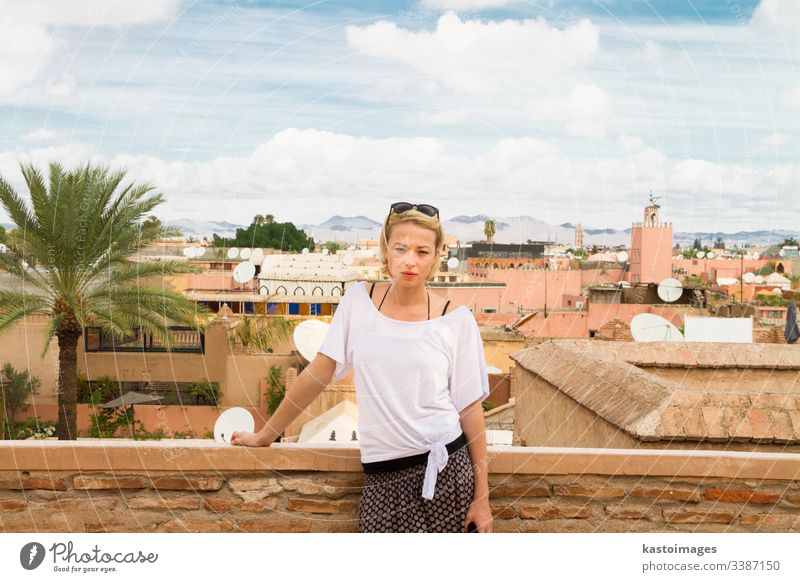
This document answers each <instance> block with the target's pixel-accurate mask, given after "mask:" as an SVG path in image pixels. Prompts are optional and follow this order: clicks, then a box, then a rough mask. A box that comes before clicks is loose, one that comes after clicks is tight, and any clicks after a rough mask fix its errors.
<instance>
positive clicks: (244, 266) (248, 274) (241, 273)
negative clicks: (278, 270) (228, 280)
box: [233, 263, 256, 283]
mask: <svg viewBox="0 0 800 582" xmlns="http://www.w3.org/2000/svg"><path fill="white" fill-rule="evenodd" d="M255 274H256V266H255V265H254V264H253V263H239V264H238V265H236V268H235V269H234V270H233V278H234V280H236V282H237V283H247V282H248V281H250V280H251V279H252V278H253V276H254V275H255Z"/></svg>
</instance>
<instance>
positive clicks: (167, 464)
mask: <svg viewBox="0 0 800 582" xmlns="http://www.w3.org/2000/svg"><path fill="white" fill-rule="evenodd" d="M488 452H489V472H490V473H493V474H512V473H513V474H517V475H575V474H578V475H583V474H593V475H616V476H625V475H632V476H645V475H646V476H662V477H672V478H674V477H711V478H731V479H737V480H741V479H757V480H759V481H762V480H766V479H772V480H786V481H793V480H800V454H796V453H762V452H750V451H715V450H702V451H700V450H690V449H685V450H682V449H670V450H653V449H595V448H567V447H518V446H499V445H495V446H490V447H488ZM267 470H268V471H330V472H361V461H360V455H359V449H358V447H357V446H354V445H349V444H342V445H333V446H331V445H328V446H307V445H303V444H297V443H276V444H273V445H272V446H271V447H262V448H252V447H233V446H231V445H228V444H224V443H217V442H214V441H210V440H207V439H180V440H179V441H175V440H164V441H147V442H142V441H131V440H125V439H113V440H107V439H79V440H77V441H59V440H49V439H45V440H30V439H29V440H23V441H0V471H17V472H20V471H48V472H50V471H109V472H125V471H170V472H176V471H177V472H191V473H194V472H215V473H216V472H220V473H225V472H249V471H267Z"/></svg>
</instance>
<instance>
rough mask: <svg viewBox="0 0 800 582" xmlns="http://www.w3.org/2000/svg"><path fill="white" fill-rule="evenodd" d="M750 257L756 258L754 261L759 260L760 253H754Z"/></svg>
mask: <svg viewBox="0 0 800 582" xmlns="http://www.w3.org/2000/svg"><path fill="white" fill-rule="evenodd" d="M750 259H752V260H754V261H757V260H758V253H752V254H751V255H750Z"/></svg>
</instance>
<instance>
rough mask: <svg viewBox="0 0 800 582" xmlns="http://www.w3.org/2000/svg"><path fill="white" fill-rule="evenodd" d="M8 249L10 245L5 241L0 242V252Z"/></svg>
mask: <svg viewBox="0 0 800 582" xmlns="http://www.w3.org/2000/svg"><path fill="white" fill-rule="evenodd" d="M7 250H8V247H7V246H6V245H4V244H3V243H0V253H4V252H6V251H7Z"/></svg>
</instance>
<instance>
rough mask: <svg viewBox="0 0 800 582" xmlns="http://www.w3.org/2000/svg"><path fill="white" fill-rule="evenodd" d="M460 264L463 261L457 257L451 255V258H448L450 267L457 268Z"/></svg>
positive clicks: (448, 266)
mask: <svg viewBox="0 0 800 582" xmlns="http://www.w3.org/2000/svg"><path fill="white" fill-rule="evenodd" d="M459 264H461V261H459V260H458V258H457V257H450V258H449V259H447V268H448V269H455V268H457V267H458V265H459Z"/></svg>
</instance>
